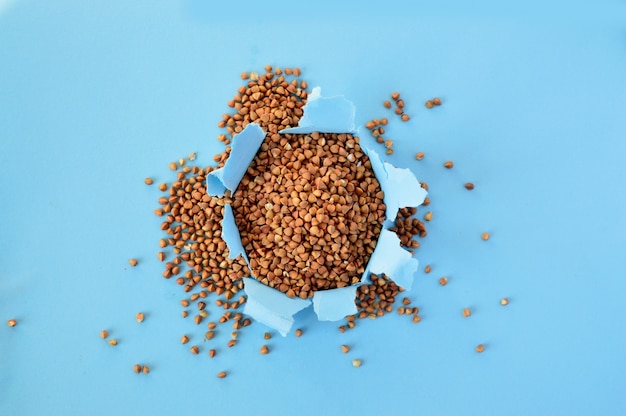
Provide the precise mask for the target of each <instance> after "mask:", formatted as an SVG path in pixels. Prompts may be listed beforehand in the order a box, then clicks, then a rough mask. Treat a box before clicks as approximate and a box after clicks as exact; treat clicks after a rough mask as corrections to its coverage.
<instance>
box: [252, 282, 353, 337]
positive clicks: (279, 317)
mask: <svg viewBox="0 0 626 416" xmlns="http://www.w3.org/2000/svg"><path fill="white" fill-rule="evenodd" d="M243 281H244V291H245V292H246V296H247V297H248V300H247V301H246V304H245V307H244V311H243V312H244V313H245V314H247V315H250V316H251V317H253V318H254V319H255V320H257V321H259V322H261V323H263V324H265V325H267V326H269V327H271V328H274V329H276V330H277V331H278V332H280V334H281V335H282V336H285V335H287V333H288V332H289V330H290V329H291V327H292V325H293V323H294V318H293V316H294V315H295V314H296V313H298V312H299V311H301V310H302V309H304V308H306V307H308V306H310V305H311V301H310V300H308V299H300V298H293V299H292V298H289V297H287V296H286V295H285V294H284V293H282V292H280V291H278V290H276V289H273V288H271V287H269V286H266V285H264V284H263V283H261V282H259V281H257V280H256V279H253V278H250V277H246V278H244V279H243ZM353 302H354V299H353Z"/></svg>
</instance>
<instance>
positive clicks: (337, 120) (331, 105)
mask: <svg viewBox="0 0 626 416" xmlns="http://www.w3.org/2000/svg"><path fill="white" fill-rule="evenodd" d="M302 110H303V111H304V114H303V115H302V117H301V118H300V121H299V122H298V127H292V128H289V129H284V130H281V131H280V133H281V134H308V133H313V132H316V131H318V132H320V133H355V131H356V130H355V127H354V115H355V113H356V108H355V106H354V104H353V103H352V101H349V100H346V99H345V98H344V97H343V96H335V97H322V89H321V88H320V87H315V88H313V91H312V92H311V94H309V97H308V99H307V102H306V104H305V105H304V107H303V109H302Z"/></svg>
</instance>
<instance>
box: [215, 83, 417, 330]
mask: <svg viewBox="0 0 626 416" xmlns="http://www.w3.org/2000/svg"><path fill="white" fill-rule="evenodd" d="M303 111H304V114H303V116H302V118H301V119H300V123H299V124H298V127H294V128H290V129H285V130H282V131H281V132H280V133H281V134H286V133H291V134H308V133H312V132H315V131H317V132H323V133H352V134H355V133H356V130H355V126H354V119H355V111H356V109H355V107H354V104H353V103H352V102H350V101H348V100H346V99H345V98H344V97H340V96H338V97H322V96H321V89H320V88H319V87H316V88H314V89H313V92H312V93H311V94H310V95H309V99H308V101H307V104H306V105H305V106H304V108H303ZM264 138H265V133H264V132H263V130H262V129H261V128H260V127H259V126H258V125H257V124H254V123H251V124H249V125H248V126H247V127H246V128H245V129H244V130H243V131H242V132H241V133H239V134H238V135H236V136H235V137H233V140H232V151H231V154H230V157H229V158H228V160H227V162H226V164H225V166H224V167H222V168H221V169H217V170H215V171H213V172H211V173H210V174H209V175H208V176H207V189H208V192H209V194H210V195H214V196H219V195H223V194H224V193H225V192H226V190H230V191H231V192H233V193H234V191H235V190H236V189H237V186H238V185H239V182H240V181H241V179H242V178H243V175H244V174H245V172H246V169H247V168H248V166H249V165H250V163H251V162H252V160H253V159H254V156H255V155H256V152H257V151H258V149H259V147H260V146H261V144H262V143H263V140H264ZM361 148H362V149H363V150H364V152H365V153H366V154H367V155H368V157H369V158H370V161H371V164H372V169H373V170H374V174H375V175H376V178H377V179H378V181H379V183H380V186H381V189H382V191H383V193H384V194H385V196H384V202H385V205H386V206H387V210H386V212H385V215H386V217H387V220H388V221H385V222H386V223H387V222H389V221H393V220H394V219H395V217H396V214H397V213H398V210H399V208H403V207H417V206H419V205H421V203H422V202H424V199H425V198H426V195H427V192H426V191H425V190H424V189H423V188H422V187H421V185H420V183H419V181H418V180H417V178H416V177H415V175H413V173H412V172H411V171H410V170H409V169H400V168H397V167H395V166H393V165H392V164H390V163H387V162H384V161H383V160H382V159H381V157H380V156H379V155H378V153H377V152H376V151H375V150H373V149H370V148H368V147H367V146H365V145H363V144H361ZM231 160H232V162H230V161H231ZM229 162H230V163H229ZM222 226H223V231H222V236H223V238H224V241H225V242H226V244H227V246H228V249H229V251H230V255H229V256H230V257H231V258H234V257H236V256H237V255H239V254H242V255H243V256H244V258H245V259H246V261H247V256H246V253H245V251H244V248H243V246H242V244H241V238H240V235H239V230H238V228H237V226H236V224H235V221H234V216H233V212H232V208H231V207H230V206H229V205H228V204H226V205H225V206H224V220H223V222H222ZM418 265H419V263H418V261H417V259H414V258H413V257H412V256H411V254H410V253H409V252H408V251H406V250H405V249H404V248H402V247H401V246H400V239H399V238H398V236H397V235H396V234H395V233H393V232H391V231H389V230H388V229H386V228H385V224H384V225H383V229H382V230H381V234H380V236H379V239H378V242H377V245H376V248H375V249H374V253H372V256H371V257H370V260H369V262H368V264H367V267H366V270H365V273H363V275H362V276H361V281H360V283H358V284H356V285H352V286H348V287H344V288H338V289H329V290H325V291H317V292H315V294H314V296H313V300H312V302H311V300H308V299H306V300H303V299H299V298H289V297H287V295H285V294H284V293H283V292H280V291H279V290H276V289H274V288H271V287H269V286H266V285H264V284H262V283H260V282H259V281H257V280H256V279H254V278H244V279H243V280H244V291H245V292H246V295H247V297H248V300H247V302H246V305H245V308H244V313H245V314H247V315H249V316H251V317H252V318H254V319H255V320H257V321H259V322H261V323H263V324H265V325H267V326H269V327H271V328H274V329H276V330H278V331H279V332H280V333H281V334H282V335H283V336H284V335H286V334H287V333H288V332H289V330H290V329H291V327H292V326H293V323H294V317H293V316H294V315H295V314H296V313H297V312H299V311H300V310H302V309H304V308H307V307H309V306H310V305H311V303H313V309H314V311H315V313H316V314H317V317H318V319H319V320H320V321H338V320H340V319H343V318H344V317H345V316H347V315H352V314H354V313H356V312H357V308H356V305H355V302H354V301H355V297H356V290H357V287H358V286H359V285H361V284H366V283H367V282H368V280H369V279H368V276H369V274H370V273H375V274H381V273H385V274H386V275H388V276H389V277H390V278H391V279H392V280H393V281H395V282H396V283H397V284H398V285H400V286H402V287H404V288H405V289H410V288H411V285H412V283H413V275H414V274H415V272H416V271H417V269H418Z"/></svg>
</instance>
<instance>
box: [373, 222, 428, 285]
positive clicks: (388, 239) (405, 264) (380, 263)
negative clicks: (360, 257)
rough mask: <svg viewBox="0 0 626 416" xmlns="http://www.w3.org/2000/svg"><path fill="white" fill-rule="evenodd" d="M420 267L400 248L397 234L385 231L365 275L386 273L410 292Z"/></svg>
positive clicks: (379, 239) (381, 234)
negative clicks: (414, 276)
mask: <svg viewBox="0 0 626 416" xmlns="http://www.w3.org/2000/svg"><path fill="white" fill-rule="evenodd" d="M418 267H419V261H417V259H414V258H413V256H411V253H409V252H408V251H407V250H405V249H404V248H402V247H401V246H400V239H399V238H398V236H397V235H396V233H394V232H392V231H389V230H386V229H383V230H381V232H380V237H378V242H377V243H376V248H375V249H374V253H372V256H371V257H370V261H369V262H368V263H367V267H366V269H365V273H364V275H367V276H369V274H370V273H374V274H382V273H384V274H386V275H387V276H389V278H390V279H391V280H393V281H394V282H396V283H397V284H398V285H400V286H402V287H403V288H405V289H406V290H410V289H411V286H412V285H413V275H414V274H415V272H416V271H417V268H418Z"/></svg>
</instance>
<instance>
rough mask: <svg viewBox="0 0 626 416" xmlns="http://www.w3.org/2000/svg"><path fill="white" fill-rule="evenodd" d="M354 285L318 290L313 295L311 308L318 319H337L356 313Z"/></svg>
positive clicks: (355, 287)
mask: <svg viewBox="0 0 626 416" xmlns="http://www.w3.org/2000/svg"><path fill="white" fill-rule="evenodd" d="M356 289H357V286H356V285H352V286H347V287H342V288H340V289H330V290H319V291H317V292H315V294H314V295H313V310H314V311H315V313H316V314H317V319H318V320H320V321H339V320H341V319H343V318H345V317H346V316H348V315H354V314H355V313H357V309H356V304H355V303H354V299H355V298H356Z"/></svg>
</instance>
